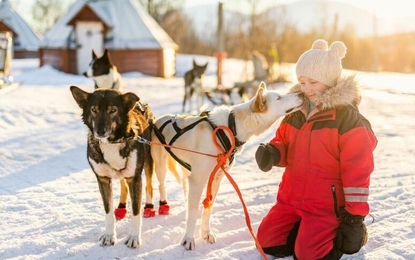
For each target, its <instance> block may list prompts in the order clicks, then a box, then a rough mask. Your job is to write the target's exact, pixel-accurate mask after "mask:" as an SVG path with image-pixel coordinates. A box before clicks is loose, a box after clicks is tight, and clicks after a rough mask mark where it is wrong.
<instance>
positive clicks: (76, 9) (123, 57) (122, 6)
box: [39, 0, 178, 78]
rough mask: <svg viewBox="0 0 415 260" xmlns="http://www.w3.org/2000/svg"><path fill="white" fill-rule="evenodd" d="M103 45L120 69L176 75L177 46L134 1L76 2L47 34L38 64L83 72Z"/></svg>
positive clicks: (78, 72)
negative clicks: (93, 53) (93, 54)
mask: <svg viewBox="0 0 415 260" xmlns="http://www.w3.org/2000/svg"><path fill="white" fill-rule="evenodd" d="M105 48H107V49H108V50H109V52H110V54H111V59H112V62H113V63H114V64H115V65H116V66H117V69H118V71H119V72H120V73H124V72H131V71H138V72H142V73H144V74H147V75H151V76H157V77H166V78H167V77H171V76H174V75H175V73H176V51H177V49H178V46H177V45H176V43H174V42H173V40H172V39H171V38H170V36H169V35H168V34H167V33H166V32H165V31H164V30H163V29H162V28H161V27H160V25H159V24H158V23H157V22H156V21H155V20H154V19H153V18H152V17H151V16H150V15H149V14H148V13H147V12H146V11H145V10H144V8H143V7H142V6H141V5H140V4H139V3H138V1H136V0H116V1H108V0H77V1H76V2H75V3H74V4H73V5H72V6H71V7H70V8H69V10H68V12H67V13H66V14H64V15H63V16H62V17H61V18H60V19H59V20H58V21H57V22H56V24H55V25H54V26H53V27H52V28H51V29H50V30H49V31H48V32H47V33H46V34H45V38H44V40H43V41H42V43H41V46H40V48H39V59H40V66H43V65H45V64H49V65H51V66H53V67H54V68H56V69H58V70H61V71H64V72H67V73H72V74H82V73H83V72H85V71H86V69H87V67H88V64H89V63H90V61H91V59H92V56H91V53H92V50H95V51H96V53H97V54H98V55H100V53H102V52H103V50H104V49H105Z"/></svg>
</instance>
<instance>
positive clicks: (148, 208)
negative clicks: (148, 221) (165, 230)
mask: <svg viewBox="0 0 415 260" xmlns="http://www.w3.org/2000/svg"><path fill="white" fill-rule="evenodd" d="M155 216H156V211H155V210H154V205H153V204H150V203H146V205H145V206H144V212H143V217H145V218H152V217H155Z"/></svg>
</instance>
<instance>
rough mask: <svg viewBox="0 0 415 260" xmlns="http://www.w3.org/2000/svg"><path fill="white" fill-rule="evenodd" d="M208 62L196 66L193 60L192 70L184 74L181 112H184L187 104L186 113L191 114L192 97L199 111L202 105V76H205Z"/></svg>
mask: <svg viewBox="0 0 415 260" xmlns="http://www.w3.org/2000/svg"><path fill="white" fill-rule="evenodd" d="M207 66H208V62H206V64H204V65H198V64H197V63H196V61H195V60H193V68H192V69H191V70H189V71H187V72H186V73H185V74H184V98H183V105H182V112H185V111H186V110H185V109H186V104H188V108H189V110H188V112H192V97H193V94H195V95H196V106H197V109H198V110H199V109H200V107H201V106H202V105H203V98H204V95H205V93H204V89H203V84H202V80H203V76H204V75H205V72H206V68H207Z"/></svg>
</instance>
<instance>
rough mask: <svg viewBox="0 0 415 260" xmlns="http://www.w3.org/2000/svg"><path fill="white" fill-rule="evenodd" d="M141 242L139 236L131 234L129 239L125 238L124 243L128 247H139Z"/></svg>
mask: <svg viewBox="0 0 415 260" xmlns="http://www.w3.org/2000/svg"><path fill="white" fill-rule="evenodd" d="M140 243H141V239H140V237H139V236H133V235H129V236H128V237H127V239H126V240H125V242H124V244H125V245H126V246H127V247H128V248H137V247H138V246H139V245H140Z"/></svg>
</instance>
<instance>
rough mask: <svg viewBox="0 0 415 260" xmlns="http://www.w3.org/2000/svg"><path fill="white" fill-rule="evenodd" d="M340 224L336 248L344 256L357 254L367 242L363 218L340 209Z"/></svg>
mask: <svg viewBox="0 0 415 260" xmlns="http://www.w3.org/2000/svg"><path fill="white" fill-rule="evenodd" d="M340 215H341V217H342V222H341V223H340V226H339V229H338V231H337V237H336V246H337V248H338V249H339V250H340V251H342V252H343V253H345V254H354V253H357V252H359V250H360V248H362V246H364V245H365V244H366V242H367V230H366V226H365V223H364V222H363V221H364V219H365V218H364V217H363V216H357V215H352V214H350V213H349V212H347V211H346V210H345V209H344V208H341V209H340Z"/></svg>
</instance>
